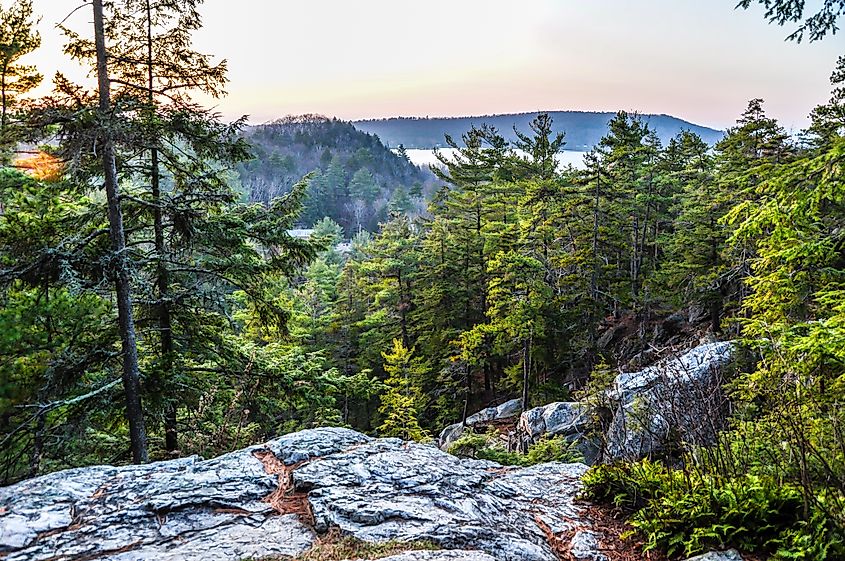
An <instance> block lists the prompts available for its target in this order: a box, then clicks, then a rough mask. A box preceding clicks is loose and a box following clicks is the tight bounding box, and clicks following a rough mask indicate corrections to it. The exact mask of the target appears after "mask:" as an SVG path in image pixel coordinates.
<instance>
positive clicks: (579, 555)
mask: <svg viewBox="0 0 845 561" xmlns="http://www.w3.org/2000/svg"><path fill="white" fill-rule="evenodd" d="M569 555H570V556H571V557H573V558H574V559H578V560H579V561H606V560H607V557H606V556H605V555H604V554H603V553H601V544H600V543H599V538H598V536H597V535H596V534H595V533H594V532H590V531H589V530H580V531H578V532H577V533H576V534H575V535H574V536H573V537H572V540H571V541H570V543H569Z"/></svg>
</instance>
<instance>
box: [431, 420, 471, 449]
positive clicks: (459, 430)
mask: <svg viewBox="0 0 845 561" xmlns="http://www.w3.org/2000/svg"><path fill="white" fill-rule="evenodd" d="M466 430H467V426H466V425H464V424H463V423H455V424H454V425H449V426H448V427H446V428H445V429H443V430H442V431H440V436H438V437H437V445H438V446H440V448H441V450H448V449H449V447H450V446H451V445H452V444H453V443H454V442H455V441H456V440H458V439H459V438H460V437H462V436H463V435H464V433H465V432H466Z"/></svg>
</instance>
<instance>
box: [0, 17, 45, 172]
mask: <svg viewBox="0 0 845 561" xmlns="http://www.w3.org/2000/svg"><path fill="white" fill-rule="evenodd" d="M37 23H38V19H37V18H35V17H34V16H33V13H32V0H15V2H14V3H13V4H12V5H11V6H9V7H8V8H3V7H2V6H0V150H2V153H3V154H2V158H3V163H4V164H8V163H9V160H10V157H9V154H8V151H9V150H11V149H13V148H14V145H15V144H16V142H17V140H18V139H19V137H20V136H21V133H22V130H20V127H19V126H17V123H13V122H10V117H11V116H12V115H11V113H12V112H13V111H14V110H15V108H16V107H17V105H18V102H19V97H20V96H21V95H23V94H25V93H27V92H29V91H30V90H32V89H34V88H35V87H36V86H38V84H40V83H41V79H42V76H41V74H40V73H39V72H38V70H37V69H36V68H35V67H34V66H28V65H23V64H20V62H19V61H20V59H21V58H23V57H24V56H26V55H28V54H29V53H31V52H32V51H34V50H36V49H37V48H38V47H40V46H41V35H40V34H39V33H38V31H36V30H35V26H36V24H37Z"/></svg>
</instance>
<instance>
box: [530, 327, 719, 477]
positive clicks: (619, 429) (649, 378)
mask: <svg viewBox="0 0 845 561" xmlns="http://www.w3.org/2000/svg"><path fill="white" fill-rule="evenodd" d="M733 349H734V345H733V343H730V342H717V343H713V342H708V343H703V344H701V345H699V346H697V347H695V348H694V349H692V350H690V351H688V352H686V353H685V354H683V355H681V356H679V357H674V358H671V359H669V360H664V361H662V362H660V363H658V364H655V365H653V366H649V367H648V368H644V369H642V370H638V371H636V372H626V373H623V374H620V375H619V376H617V377H616V379H615V380H614V383H613V386H612V387H611V388H610V389H609V390H608V391H607V392H606V397H607V401H608V402H609V403H610V412H609V414H608V415H607V420H608V421H609V427H608V428H607V430H606V432H605V433H604V434H603V439H602V433H601V432H600V431H598V430H597V429H598V427H595V426H592V423H593V422H594V421H593V418H594V417H597V416H598V415H597V413H598V411H597V410H591V409H590V406H589V405H587V404H585V403H581V402H561V403H551V404H549V405H545V406H543V407H536V408H534V409H530V410H528V411H525V412H524V413H523V414H522V415H521V416H520V418H519V423H518V425H517V432H516V434H515V435H514V436H515V441H516V443H517V447H518V448H519V449H520V450H521V451H523V452H524V451H526V450H527V448H528V447H529V446H530V445H532V444H534V443H536V442H537V440H539V439H540V438H541V437H543V436H544V435H549V436H554V435H564V436H566V438H567V440H569V441H570V442H573V443H574V444H575V447H576V448H577V449H578V450H579V452H580V453H581V454H582V455H583V457H584V462H585V463H587V464H593V463H594V462H596V461H598V460H600V459H637V458H642V457H645V456H648V455H649V454H652V453H655V452H658V451H661V450H665V448H666V447H667V445H669V444H671V442H672V439H674V438H681V439H683V440H684V441H685V442H693V443H696V444H703V443H706V442H709V441H710V440H711V439H712V438H713V436H714V434H715V432H716V431H717V430H718V428H719V420H720V417H721V411H720V408H721V407H722V406H723V405H724V398H723V395H722V393H721V389H720V385H721V378H720V376H719V372H720V368H721V367H723V366H724V365H726V364H727V363H728V362H730V360H731V358H732V356H733Z"/></svg>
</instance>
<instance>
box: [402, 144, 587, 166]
mask: <svg viewBox="0 0 845 561" xmlns="http://www.w3.org/2000/svg"><path fill="white" fill-rule="evenodd" d="M455 151H456V150H455V148H441V149H440V153H441V154H443V155H444V156H446V157H448V158H451V157H452V156H453V155H454V154H455ZM406 152H407V154H408V159H409V160H411V163H412V164H414V165H417V166H420V167H427V166H430V165H433V166H437V165H440V161H439V160H438V159H437V158H436V157H435V156H434V150H423V149H419V148H410V149H408V150H406ZM520 152H521V151H520V150H517V153H520ZM584 154H586V152H576V151H574V150H564V151H563V152H559V153H558V155H557V162H558V168H565V167H566V166H567V165H572V166H573V167H575V168H576V169H584Z"/></svg>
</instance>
